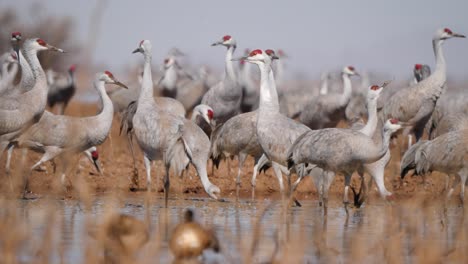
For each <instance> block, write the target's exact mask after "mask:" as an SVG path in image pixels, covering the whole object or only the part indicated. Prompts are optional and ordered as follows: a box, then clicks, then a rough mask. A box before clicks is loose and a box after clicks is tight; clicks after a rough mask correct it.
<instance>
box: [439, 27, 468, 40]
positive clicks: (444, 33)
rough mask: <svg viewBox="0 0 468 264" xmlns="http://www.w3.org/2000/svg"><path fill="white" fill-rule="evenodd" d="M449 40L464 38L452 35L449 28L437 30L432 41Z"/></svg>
mask: <svg viewBox="0 0 468 264" xmlns="http://www.w3.org/2000/svg"><path fill="white" fill-rule="evenodd" d="M450 38H465V36H464V35H462V34H458V33H454V32H453V31H452V30H450V29H449V28H443V29H439V30H437V32H436V34H435V36H434V40H446V39H450Z"/></svg>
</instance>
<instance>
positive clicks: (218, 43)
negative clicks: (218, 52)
mask: <svg viewBox="0 0 468 264" xmlns="http://www.w3.org/2000/svg"><path fill="white" fill-rule="evenodd" d="M221 44H222V42H220V41H217V42H215V43H213V44H211V46H212V47H213V46H218V45H221Z"/></svg>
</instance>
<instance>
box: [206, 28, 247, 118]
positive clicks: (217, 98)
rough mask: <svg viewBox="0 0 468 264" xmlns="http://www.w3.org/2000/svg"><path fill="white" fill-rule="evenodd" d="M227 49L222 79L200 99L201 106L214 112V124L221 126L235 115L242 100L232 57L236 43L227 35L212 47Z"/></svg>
mask: <svg viewBox="0 0 468 264" xmlns="http://www.w3.org/2000/svg"><path fill="white" fill-rule="evenodd" d="M218 45H222V46H225V47H227V52H226V61H225V64H226V65H225V75H224V79H223V80H221V81H220V82H218V83H217V84H215V85H214V86H213V87H211V88H210V89H209V90H208V92H206V93H205V95H204V96H203V98H202V102H201V103H202V104H205V105H209V106H210V107H212V108H213V110H214V112H215V116H214V120H215V121H216V124H218V125H219V124H222V123H224V122H226V121H227V120H228V119H229V118H231V117H233V116H235V115H237V114H238V113H239V110H240V104H241V100H242V89H241V87H240V85H239V83H238V81H237V77H236V72H235V70H234V65H233V62H232V61H231V59H232V55H233V53H234V51H235V49H236V45H237V44H236V41H235V40H234V38H232V37H231V36H229V35H226V36H224V37H223V38H222V39H221V40H220V41H217V42H215V43H213V44H212V46H218Z"/></svg>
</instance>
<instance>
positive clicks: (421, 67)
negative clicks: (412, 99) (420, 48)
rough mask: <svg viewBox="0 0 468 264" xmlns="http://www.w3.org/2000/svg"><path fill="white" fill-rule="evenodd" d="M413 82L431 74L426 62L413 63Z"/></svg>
mask: <svg viewBox="0 0 468 264" xmlns="http://www.w3.org/2000/svg"><path fill="white" fill-rule="evenodd" d="M413 74H414V83H418V82H421V81H422V80H424V79H427V77H429V76H430V75H431V67H430V66H429V65H427V64H419V63H418V64H415V65H414V69H413Z"/></svg>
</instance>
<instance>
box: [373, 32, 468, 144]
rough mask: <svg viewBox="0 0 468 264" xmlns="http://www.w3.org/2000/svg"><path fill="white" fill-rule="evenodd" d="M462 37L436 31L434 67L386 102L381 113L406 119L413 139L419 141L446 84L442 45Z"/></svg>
mask: <svg viewBox="0 0 468 264" xmlns="http://www.w3.org/2000/svg"><path fill="white" fill-rule="evenodd" d="M454 37H457V38H464V37H465V36H463V35H460V34H456V33H453V32H452V31H451V30H450V29H448V28H445V29H440V30H437V32H436V34H435V35H434V38H433V39H432V45H433V48H434V55H435V59H436V68H435V71H434V73H432V74H431V75H430V76H429V77H428V78H427V79H425V80H423V81H421V82H419V83H417V84H415V85H413V86H410V87H409V88H407V89H402V90H400V91H398V92H397V93H395V94H394V95H393V96H392V97H390V99H389V100H388V102H386V104H385V106H384V108H383V110H382V116H383V117H384V119H385V118H388V117H394V118H397V119H399V120H401V121H403V122H408V123H409V124H410V125H411V127H412V130H413V131H414V134H415V137H416V141H419V139H420V138H421V136H422V134H423V132H424V126H425V125H426V122H427V121H428V119H429V118H430V116H431V114H432V111H433V110H434V106H435V104H436V102H437V100H438V99H439V97H440V95H441V94H442V92H443V91H444V90H445V86H446V79H447V78H446V71H447V70H446V68H447V66H446V63H445V58H444V55H443V52H442V44H443V43H444V42H445V40H447V39H450V38H454Z"/></svg>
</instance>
